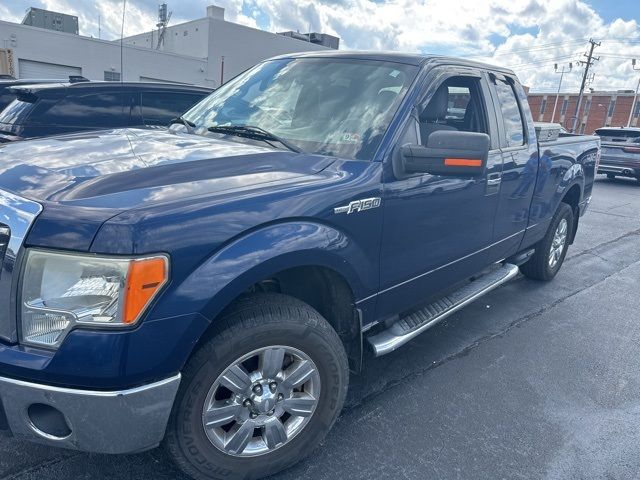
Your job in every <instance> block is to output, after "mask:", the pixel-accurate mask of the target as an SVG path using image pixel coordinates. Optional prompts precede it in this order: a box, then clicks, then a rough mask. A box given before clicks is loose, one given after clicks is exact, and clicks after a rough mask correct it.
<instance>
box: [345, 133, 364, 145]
mask: <svg viewBox="0 0 640 480" xmlns="http://www.w3.org/2000/svg"><path fill="white" fill-rule="evenodd" d="M342 141H343V142H352V143H358V142H359V141H360V134H358V133H348V132H345V133H343V134H342Z"/></svg>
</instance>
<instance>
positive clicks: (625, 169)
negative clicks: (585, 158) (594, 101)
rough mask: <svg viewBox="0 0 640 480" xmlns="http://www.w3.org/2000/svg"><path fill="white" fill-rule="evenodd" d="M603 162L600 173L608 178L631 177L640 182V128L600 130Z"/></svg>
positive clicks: (597, 131)
mask: <svg viewBox="0 0 640 480" xmlns="http://www.w3.org/2000/svg"><path fill="white" fill-rule="evenodd" d="M595 134H596V135H598V136H599V137H600V138H601V139H602V160H601V161H600V167H598V173H605V174H606V175H607V177H609V178H611V179H613V178H615V177H631V178H635V179H637V180H638V181H639V182H640V128H637V127H631V128H629V127H622V128H599V129H598V130H596V132H595Z"/></svg>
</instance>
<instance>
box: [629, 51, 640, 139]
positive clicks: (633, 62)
mask: <svg viewBox="0 0 640 480" xmlns="http://www.w3.org/2000/svg"><path fill="white" fill-rule="evenodd" d="M636 63H637V62H636V59H635V58H634V59H633V60H631V66H632V67H633V69H634V70H640V68H636ZM638 89H640V78H639V79H638V86H637V87H636V93H634V94H633V102H631V111H630V112H629V120H627V128H629V127H630V126H631V119H632V118H633V110H634V109H635V108H636V99H637V98H638Z"/></svg>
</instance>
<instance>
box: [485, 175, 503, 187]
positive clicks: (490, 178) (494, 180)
mask: <svg viewBox="0 0 640 480" xmlns="http://www.w3.org/2000/svg"><path fill="white" fill-rule="evenodd" d="M501 182H502V173H490V174H489V175H487V186H489V187H495V186H496V185H500V183H501Z"/></svg>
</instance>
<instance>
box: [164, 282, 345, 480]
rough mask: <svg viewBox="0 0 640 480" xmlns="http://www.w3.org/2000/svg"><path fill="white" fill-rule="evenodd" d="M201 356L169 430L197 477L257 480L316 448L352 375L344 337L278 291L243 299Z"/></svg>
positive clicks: (188, 373)
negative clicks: (350, 374) (277, 292)
mask: <svg viewBox="0 0 640 480" xmlns="http://www.w3.org/2000/svg"><path fill="white" fill-rule="evenodd" d="M218 322H219V325H220V328H219V331H218V333H217V334H216V335H214V336H213V337H212V338H211V339H210V340H209V341H207V342H205V344H204V345H203V346H202V347H201V348H200V349H199V350H198V351H197V352H196V353H195V354H194V356H193V357H192V358H191V359H190V360H189V362H188V364H187V366H186V368H185V370H184V372H183V380H182V385H181V387H180V392H179V393H178V398H177V400H176V403H175V406H174V411H173V413H172V417H171V420H170V424H169V427H168V431H167V439H166V446H167V448H168V450H169V452H170V453H171V455H172V456H173V458H174V460H175V461H176V463H177V464H178V465H179V466H180V467H181V468H182V470H183V471H184V472H185V473H187V474H188V475H190V476H192V477H193V478H196V479H225V480H226V479H243V480H248V479H257V478H262V477H265V476H268V475H272V474H274V473H276V472H278V471H280V470H282V469H284V468H287V467H289V466H291V465H292V464H294V463H296V462H297V461H299V460H300V459H301V458H303V457H305V456H306V455H307V454H309V453H310V452H311V451H312V450H313V449H314V447H315V446H316V445H317V444H318V443H319V442H320V441H321V440H322V439H323V438H324V436H325V434H326V433H327V432H328V431H329V429H330V428H331V426H332V425H333V423H334V422H335V420H336V418H337V417H338V414H339V413H340V410H341V408H342V405H343V403H344V399H345V396H346V392H347V386H348V379H349V371H348V362H347V357H346V353H345V351H344V347H343V345H342V342H341V340H340V338H339V337H338V335H337V334H336V332H335V331H334V330H333V328H332V327H331V326H330V325H329V324H328V322H327V321H326V320H325V319H324V318H322V316H320V314H319V313H318V312H316V311H315V310H314V309H313V308H311V307H310V306H308V305H306V304H305V303H303V302H300V301H298V300H296V299H294V298H291V297H287V296H285V295H279V294H260V295H255V296H251V297H246V298H244V299H242V300H241V301H239V302H237V303H236V305H235V306H233V307H232V308H231V309H230V311H229V313H228V314H226V315H224V318H222V319H221V320H219V321H218Z"/></svg>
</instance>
